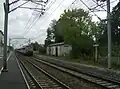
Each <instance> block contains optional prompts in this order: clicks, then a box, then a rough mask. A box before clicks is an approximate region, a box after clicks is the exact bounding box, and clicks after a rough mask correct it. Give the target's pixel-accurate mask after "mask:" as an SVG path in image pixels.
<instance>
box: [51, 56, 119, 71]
mask: <svg viewBox="0 0 120 89" xmlns="http://www.w3.org/2000/svg"><path fill="white" fill-rule="evenodd" d="M50 57H53V58H56V59H60V60H64V61H69V62H75V63H80V64H86V65H91V66H97V67H102V68H107V63H104V62H101V61H95V60H93V59H90V60H88V59H87V60H85V59H83V58H77V59H71V58H69V57H55V56H50ZM112 69H113V70H118V71H120V65H116V64H112Z"/></svg>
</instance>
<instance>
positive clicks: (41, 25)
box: [0, 0, 119, 44]
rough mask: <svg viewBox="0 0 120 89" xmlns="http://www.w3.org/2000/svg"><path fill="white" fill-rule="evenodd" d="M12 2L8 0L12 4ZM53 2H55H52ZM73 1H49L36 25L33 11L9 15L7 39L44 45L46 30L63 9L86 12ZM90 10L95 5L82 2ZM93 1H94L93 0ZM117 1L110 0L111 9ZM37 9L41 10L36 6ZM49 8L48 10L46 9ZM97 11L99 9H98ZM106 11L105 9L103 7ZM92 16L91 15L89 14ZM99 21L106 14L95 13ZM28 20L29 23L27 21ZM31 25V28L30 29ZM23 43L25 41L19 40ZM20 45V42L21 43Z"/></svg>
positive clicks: (0, 0)
mask: <svg viewBox="0 0 120 89" xmlns="http://www.w3.org/2000/svg"><path fill="white" fill-rule="evenodd" d="M12 1H14V0H10V2H12ZM54 1H55V2H54ZM73 1H74V0H49V3H48V4H47V6H46V8H47V11H45V13H44V15H43V16H41V17H40V18H39V19H37V21H36V24H34V23H33V22H34V20H35V19H36V18H37V17H38V16H39V13H40V12H35V11H34V12H33V10H29V9H22V8H19V9H17V10H15V11H13V12H11V13H10V14H9V22H8V23H9V26H8V29H9V31H8V37H11V38H12V37H25V38H32V42H34V41H38V42H39V43H41V44H42V43H44V40H45V38H46V30H47V28H48V26H49V24H50V22H51V20H53V19H57V20H58V19H59V16H60V14H61V13H63V11H64V10H65V9H68V8H75V7H79V8H83V9H85V10H88V9H87V8H86V7H85V6H84V5H83V4H82V3H81V2H80V0H76V2H75V3H74V4H72V5H71V3H72V2H73ZM83 1H84V2H85V3H86V4H87V5H88V6H89V7H90V8H92V7H94V6H95V5H96V4H95V3H94V2H93V1H92V0H83ZM94 1H95V0H94ZM118 1H119V0H111V2H112V3H111V7H113V6H115V5H116V4H117V2H118ZM3 2H4V0H0V29H1V30H2V31H3V26H4V25H3V23H4V10H3ZM21 3H24V1H23V0H21V1H19V2H18V3H17V4H14V5H12V6H11V7H10V9H13V8H15V7H16V6H19V5H20V4H21ZM25 6H26V7H34V8H35V7H36V4H33V3H31V2H29V3H27V4H25V5H24V7H25ZM38 8H41V7H40V6H38ZM48 8H49V9H48ZM98 9H101V8H100V7H99V8H98ZM105 9H106V7H105ZM91 14H92V15H93V13H91ZM96 14H97V15H98V16H99V17H100V18H101V19H103V18H105V17H106V12H97V13H96ZM28 20H29V21H28ZM93 20H94V21H98V19H97V17H96V16H94V17H93ZM28 22H29V23H28ZM31 23H33V25H32V27H30V25H31ZM20 41H23V42H25V40H20ZM21 43H22V42H21Z"/></svg>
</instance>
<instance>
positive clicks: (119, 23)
mask: <svg viewBox="0 0 120 89" xmlns="http://www.w3.org/2000/svg"><path fill="white" fill-rule="evenodd" d="M111 18H112V23H111V24H112V32H111V35H112V42H113V44H117V45H118V44H120V39H119V38H120V2H119V3H118V4H117V5H116V6H115V7H114V8H113V10H112V13H111Z"/></svg>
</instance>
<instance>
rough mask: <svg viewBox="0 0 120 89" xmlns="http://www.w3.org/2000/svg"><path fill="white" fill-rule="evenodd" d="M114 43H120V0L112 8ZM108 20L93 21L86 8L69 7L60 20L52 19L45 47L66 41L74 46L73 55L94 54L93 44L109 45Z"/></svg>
mask: <svg viewBox="0 0 120 89" xmlns="http://www.w3.org/2000/svg"><path fill="white" fill-rule="evenodd" d="M110 14H111V25H112V32H111V35H112V45H113V46H114V45H119V44H120V39H119V38H120V2H119V3H118V4H117V5H116V6H115V7H114V8H113V9H112V12H111V13H110ZM107 40H108V39H107V20H101V21H99V22H94V21H92V16H91V15H90V13H89V12H88V11H85V10H84V9H69V10H65V11H64V13H63V14H61V16H60V19H59V20H58V21H56V20H52V22H51V24H50V27H49V28H48V29H47V37H46V39H45V47H46V46H48V45H49V44H52V43H59V42H65V43H67V44H70V45H71V46H72V52H71V55H72V56H73V57H79V56H92V55H93V45H94V44H96V43H97V44H99V45H100V47H104V46H107Z"/></svg>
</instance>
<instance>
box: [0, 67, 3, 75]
mask: <svg viewBox="0 0 120 89" xmlns="http://www.w3.org/2000/svg"><path fill="white" fill-rule="evenodd" d="M2 70H3V67H2V68H1V69H0V75H1V73H2Z"/></svg>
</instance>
